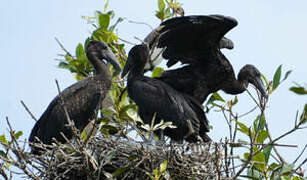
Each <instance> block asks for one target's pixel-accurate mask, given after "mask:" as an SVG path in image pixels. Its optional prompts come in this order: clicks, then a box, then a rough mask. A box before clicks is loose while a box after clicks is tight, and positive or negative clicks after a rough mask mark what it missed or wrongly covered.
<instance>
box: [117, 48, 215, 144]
mask: <svg viewBox="0 0 307 180" xmlns="http://www.w3.org/2000/svg"><path fill="white" fill-rule="evenodd" d="M148 58H149V48H148V46H147V45H145V44H142V45H137V46H134V47H133V48H132V49H131V50H130V52H129V55H128V60H127V62H126V65H125V67H124V70H123V73H122V77H124V76H125V75H126V74H127V73H128V72H129V71H130V73H129V75H128V80H127V89H128V95H129V97H130V98H131V99H132V100H133V101H134V102H135V103H136V104H137V106H138V108H139V115H140V117H141V118H142V120H143V121H144V123H145V124H151V121H152V119H153V117H154V114H156V119H155V124H157V123H159V122H160V121H161V119H163V120H164V122H166V121H171V122H172V123H173V125H175V126H176V127H177V128H174V129H173V128H166V129H165V130H164V132H163V133H164V134H165V135H166V136H169V137H170V138H171V139H172V140H175V141H181V140H183V139H186V140H187V141H189V142H196V141H198V140H199V137H200V138H202V140H203V141H205V142H207V141H210V138H209V137H208V136H207V135H206V132H208V130H209V128H208V122H207V119H206V116H205V113H204V111H203V109H202V107H201V105H200V104H199V103H197V101H196V100H194V99H193V98H191V97H189V96H187V95H184V94H181V93H179V92H178V91H176V90H174V89H173V88H171V87H170V86H168V85H167V84H165V83H164V82H162V81H160V80H157V79H153V78H149V77H146V76H144V75H143V74H144V66H145V64H146V62H147V60H148ZM155 133H156V134H157V135H158V136H160V132H155Z"/></svg>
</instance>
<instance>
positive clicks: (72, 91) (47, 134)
mask: <svg viewBox="0 0 307 180" xmlns="http://www.w3.org/2000/svg"><path fill="white" fill-rule="evenodd" d="M91 81H92V80H91V78H86V79H83V80H81V81H79V82H77V83H75V84H73V85H71V86H70V87H68V88H66V89H65V90H63V91H62V92H61V96H62V98H63V99H64V102H65V107H66V109H67V111H68V114H69V116H70V118H71V120H74V121H75V125H76V127H77V128H78V129H82V127H84V126H85V125H86V122H79V121H77V120H79V119H82V117H74V116H73V115H74V114H75V115H79V114H81V113H86V112H84V111H85V110H86V107H90V106H92V107H93V108H94V105H93V104H97V103H99V97H98V96H99V94H95V93H94V94H93V93H91V92H90V91H91V90H94V89H92V88H89V83H92V82H91ZM84 91H87V93H84ZM94 91H96V90H94ZM87 120H88V119H86V120H84V121H87ZM65 124H67V118H66V116H65V113H64V110H63V106H62V104H61V100H60V98H59V96H58V95H57V96H56V97H55V98H54V99H53V100H52V101H51V103H50V104H49V105H48V107H47V109H46V110H45V112H44V113H43V114H42V116H41V117H40V119H39V120H38V121H37V122H36V124H35V125H34V127H33V129H32V131H31V134H30V137H29V141H30V142H34V140H35V139H34V137H35V136H37V137H38V138H39V139H40V140H41V141H42V142H43V143H45V144H50V143H51V138H52V137H54V138H56V139H57V140H59V141H61V139H63V138H62V136H61V135H60V132H61V131H64V128H66V127H65ZM64 134H65V135H67V133H65V132H64Z"/></svg>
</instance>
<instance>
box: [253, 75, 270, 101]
mask: <svg viewBox="0 0 307 180" xmlns="http://www.w3.org/2000/svg"><path fill="white" fill-rule="evenodd" d="M252 84H253V85H254V86H255V87H256V88H257V89H258V90H259V91H260V93H261V96H262V97H264V98H267V97H268V95H267V93H266V91H265V87H264V84H263V82H262V79H261V76H259V77H256V78H255V79H254V81H253V82H252Z"/></svg>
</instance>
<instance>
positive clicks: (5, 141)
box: [0, 134, 8, 144]
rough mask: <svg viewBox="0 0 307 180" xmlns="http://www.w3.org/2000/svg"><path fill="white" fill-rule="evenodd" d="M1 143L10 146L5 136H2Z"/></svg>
mask: <svg viewBox="0 0 307 180" xmlns="http://www.w3.org/2000/svg"><path fill="white" fill-rule="evenodd" d="M0 142H1V143H3V144H8V141H7V140H6V137H5V134H3V135H1V136H0Z"/></svg>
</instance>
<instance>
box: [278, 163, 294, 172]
mask: <svg viewBox="0 0 307 180" xmlns="http://www.w3.org/2000/svg"><path fill="white" fill-rule="evenodd" d="M293 168H294V164H287V163H285V164H284V165H283V167H282V169H281V174H282V175H289V174H290V173H291V172H292V170H293Z"/></svg>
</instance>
